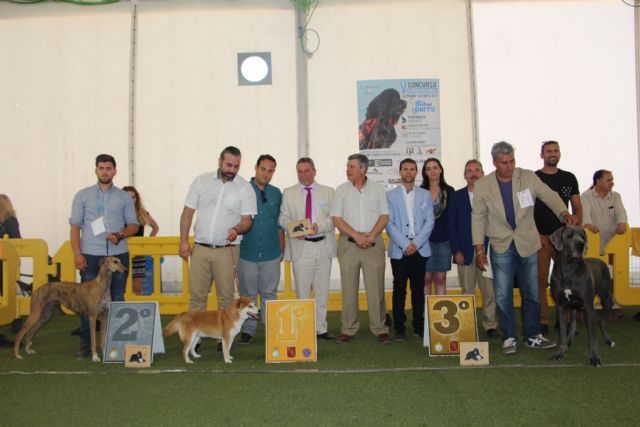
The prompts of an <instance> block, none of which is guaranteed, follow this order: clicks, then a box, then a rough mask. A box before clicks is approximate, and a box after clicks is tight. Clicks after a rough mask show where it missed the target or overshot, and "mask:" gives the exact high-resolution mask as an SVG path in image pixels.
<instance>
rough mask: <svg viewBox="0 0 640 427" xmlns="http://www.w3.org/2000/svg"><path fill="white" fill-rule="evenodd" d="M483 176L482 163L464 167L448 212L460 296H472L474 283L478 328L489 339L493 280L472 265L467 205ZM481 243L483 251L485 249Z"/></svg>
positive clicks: (472, 162) (492, 333)
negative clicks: (479, 297)
mask: <svg viewBox="0 0 640 427" xmlns="http://www.w3.org/2000/svg"><path fill="white" fill-rule="evenodd" d="M483 176H484V171H483V170H482V164H481V163H480V162H479V161H478V160H475V159H472V160H469V161H468V162H467V163H466V164H465V165H464V179H465V181H467V186H466V187H464V188H461V189H460V190H458V191H456V192H455V193H454V195H453V203H452V204H451V208H450V209H451V211H450V213H449V230H450V235H451V250H452V251H453V261H454V262H455V263H456V264H457V266H458V280H459V281H460V288H461V289H462V293H463V294H469V295H475V294H476V284H477V286H478V287H479V288H480V292H481V293H482V308H483V310H482V314H483V319H482V326H483V328H484V330H485V332H486V333H487V336H488V337H489V338H499V337H500V334H499V333H498V331H497V330H496V327H497V326H498V322H496V297H495V293H494V291H493V280H492V279H489V278H488V277H483V276H482V270H480V269H479V268H478V267H477V266H476V263H475V258H476V257H475V252H474V250H473V243H472V241H471V205H472V203H473V189H474V186H475V183H476V181H477V180H479V179H480V178H482V177H483ZM486 246H487V244H486V241H485V250H486Z"/></svg>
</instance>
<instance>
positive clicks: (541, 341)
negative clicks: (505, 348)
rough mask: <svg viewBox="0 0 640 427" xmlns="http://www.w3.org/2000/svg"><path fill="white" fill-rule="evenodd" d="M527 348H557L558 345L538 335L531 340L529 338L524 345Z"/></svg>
mask: <svg viewBox="0 0 640 427" xmlns="http://www.w3.org/2000/svg"><path fill="white" fill-rule="evenodd" d="M524 345H525V347H529V348H553V347H555V346H556V343H555V342H553V341H549V340H548V339H546V338H545V337H543V336H542V334H538V335H536V336H533V337H531V338H527V340H526V341H525V343H524Z"/></svg>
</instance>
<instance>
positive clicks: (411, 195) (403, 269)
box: [387, 158, 434, 341]
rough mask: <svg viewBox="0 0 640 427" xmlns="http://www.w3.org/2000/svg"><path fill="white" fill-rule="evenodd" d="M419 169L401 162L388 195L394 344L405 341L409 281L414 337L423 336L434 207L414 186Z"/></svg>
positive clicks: (406, 162) (408, 163)
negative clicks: (396, 178) (393, 185)
mask: <svg viewBox="0 0 640 427" xmlns="http://www.w3.org/2000/svg"><path fill="white" fill-rule="evenodd" d="M417 173H418V166H417V164H416V162H415V161H414V160H413V159H410V158H406V159H404V160H403V161H401V162H400V180H401V185H398V186H397V187H396V188H394V189H393V190H391V191H389V192H387V203H388V204H389V222H388V223H387V233H388V234H389V249H388V254H389V258H390V259H391V271H392V272H393V325H394V328H395V340H396V341H403V340H405V339H406V335H405V327H404V322H405V320H406V319H407V317H406V315H405V311H404V306H405V299H406V294H407V279H408V280H409V283H410V287H411V306H412V308H413V333H414V334H415V335H418V336H421V337H422V336H423V334H424V274H425V267H426V264H427V258H428V257H429V255H431V248H430V247H429V236H431V230H433V224H434V218H433V204H432V203H431V197H430V194H429V192H428V191H427V190H425V189H424V188H420V187H419V186H417V185H415V180H416V175H417Z"/></svg>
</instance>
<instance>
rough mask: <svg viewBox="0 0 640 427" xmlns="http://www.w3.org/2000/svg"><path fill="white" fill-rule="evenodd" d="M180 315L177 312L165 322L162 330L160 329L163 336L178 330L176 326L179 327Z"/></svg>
mask: <svg viewBox="0 0 640 427" xmlns="http://www.w3.org/2000/svg"><path fill="white" fill-rule="evenodd" d="M181 316H182V314H178V315H177V316H176V317H175V319H173V320H172V321H171V322H169V323H168V324H167V326H165V327H164V330H163V331H162V335H163V336H165V337H168V336H170V335H173V334H175V333H177V332H178V328H179V327H180V321H179V319H180V317H181Z"/></svg>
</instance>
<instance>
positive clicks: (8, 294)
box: [0, 239, 20, 325]
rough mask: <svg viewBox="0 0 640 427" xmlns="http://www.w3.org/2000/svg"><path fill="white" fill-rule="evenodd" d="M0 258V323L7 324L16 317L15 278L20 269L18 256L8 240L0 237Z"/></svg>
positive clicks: (16, 278)
mask: <svg viewBox="0 0 640 427" xmlns="http://www.w3.org/2000/svg"><path fill="white" fill-rule="evenodd" d="M0 260H2V297H0V325H7V324H9V323H11V322H13V320H14V319H15V318H16V317H18V302H17V300H16V280H18V276H19V274H20V273H19V271H20V257H19V256H18V252H17V251H16V249H15V247H14V246H13V244H12V243H11V242H10V241H9V240H6V239H5V240H3V239H0Z"/></svg>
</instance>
